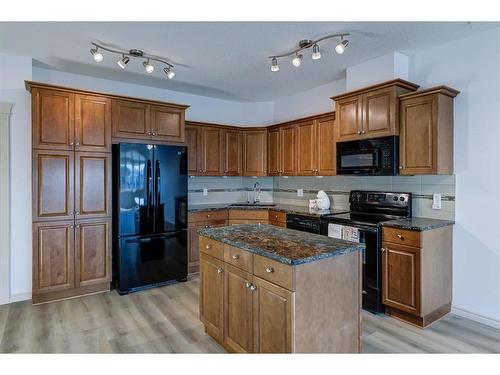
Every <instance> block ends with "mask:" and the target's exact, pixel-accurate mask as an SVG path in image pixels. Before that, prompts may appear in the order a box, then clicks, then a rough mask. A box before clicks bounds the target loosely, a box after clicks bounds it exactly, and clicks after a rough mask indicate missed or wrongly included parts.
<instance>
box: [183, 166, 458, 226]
mask: <svg viewBox="0 0 500 375" xmlns="http://www.w3.org/2000/svg"><path fill="white" fill-rule="evenodd" d="M255 182H259V184H260V188H261V202H275V203H283V204H293V205H300V206H307V205H308V204H309V199H313V198H315V197H316V194H317V192H318V190H324V191H325V192H326V193H327V194H328V195H329V197H330V200H331V205H332V207H334V208H341V209H346V208H348V207H349V191H351V190H355V189H361V190H385V191H399V192H409V193H412V194H413V202H412V206H413V216H419V217H429V218H437V219H451V220H453V219H454V218H455V176H454V175H439V176H435V175H432V176H352V177H351V176H330V177H258V178H255V177H198V176H196V177H191V178H189V180H188V190H189V203H190V204H210V203H236V202H247V201H253V199H254V198H253V186H254V184H255ZM203 189H207V190H208V195H206V196H204V195H203ZM297 189H303V194H304V195H303V197H298V196H297ZM434 193H440V194H441V195H442V204H441V207H442V208H441V210H434V209H432V194H434Z"/></svg>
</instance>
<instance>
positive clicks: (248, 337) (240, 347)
mask: <svg viewBox="0 0 500 375" xmlns="http://www.w3.org/2000/svg"><path fill="white" fill-rule="evenodd" d="M224 274H225V276H224V343H225V344H226V345H227V346H228V347H229V348H231V349H232V350H234V351H235V352H236V353H251V352H252V347H253V329H252V328H253V326H252V325H253V322H252V313H253V312H252V297H253V293H252V291H251V290H250V285H251V281H252V275H250V274H249V273H248V272H245V271H243V270H240V269H238V268H236V267H232V266H230V265H228V264H225V272H224Z"/></svg>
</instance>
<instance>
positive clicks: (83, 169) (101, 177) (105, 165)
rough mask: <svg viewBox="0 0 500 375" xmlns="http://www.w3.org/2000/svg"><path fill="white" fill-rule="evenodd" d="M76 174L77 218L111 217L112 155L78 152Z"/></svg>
mask: <svg viewBox="0 0 500 375" xmlns="http://www.w3.org/2000/svg"><path fill="white" fill-rule="evenodd" d="M75 173H76V176H75V215H76V218H77V219H78V218H93V217H108V216H111V155H110V154H107V153H98V152H77V153H76V160H75Z"/></svg>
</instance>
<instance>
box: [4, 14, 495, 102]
mask: <svg viewBox="0 0 500 375" xmlns="http://www.w3.org/2000/svg"><path fill="white" fill-rule="evenodd" d="M496 26H498V23H493V22H492V23H486V22H485V23H482V22H481V23H468V22H43V23H41V22H9V23H7V22H2V23H0V52H4V53H10V54H16V55H22V56H28V57H31V58H32V59H33V61H34V62H33V64H34V66H38V67H43V68H48V69H54V70H60V71H64V72H69V73H76V74H83V75H87V76H93V77H98V78H106V79H111V80H118V81H124V82H130V83H136V84H141V85H146V86H152V87H160V88H165V89H169V90H174V91H181V92H186V93H191V94H196V95H205V96H211V97H216V98H222V99H228V100H235V101H241V102H260V101H272V100H276V99H279V98H282V97H286V96H289V95H292V94H295V93H298V92H301V91H305V90H308V89H311V88H313V87H316V86H320V85H323V84H326V83H328V82H331V81H334V80H336V79H339V78H343V77H344V75H345V69H346V68H347V67H349V66H354V65H357V64H359V63H361V62H364V61H366V60H369V59H371V58H375V57H378V56H382V55H384V54H386V53H390V52H392V51H402V52H405V51H410V52H411V50H414V49H418V48H422V47H425V46H433V45H438V44H441V43H444V42H446V41H449V40H454V39H458V38H462V37H465V36H468V35H471V34H473V33H475V32H478V31H482V30H485V29H488V28H492V27H496ZM342 32H348V33H350V35H349V46H348V48H347V49H346V51H345V53H344V54H342V55H338V54H336V53H335V50H334V49H335V45H336V42H335V41H334V40H331V41H325V42H324V43H322V44H321V55H322V58H321V59H320V60H312V59H311V56H310V53H308V52H305V53H304V61H303V63H302V65H301V66H300V67H299V68H296V67H294V66H292V64H291V61H290V60H291V59H286V58H283V59H280V62H279V63H280V70H279V72H271V69H270V66H271V61H270V60H269V58H268V56H270V55H277V54H281V53H284V52H287V51H290V50H293V49H295V48H296V47H297V43H298V42H299V41H300V40H302V39H317V38H320V37H321V36H324V35H328V34H334V33H342ZM92 41H102V42H105V43H109V44H113V45H117V46H120V47H122V48H124V49H133V48H138V49H141V50H144V51H145V52H147V53H150V54H155V55H160V56H164V57H166V58H168V59H169V62H171V63H172V64H173V65H174V66H175V73H176V76H175V78H174V79H172V80H168V79H165V75H164V73H163V72H162V70H161V69H157V70H156V71H155V72H154V73H152V74H147V73H146V72H145V71H144V68H143V66H142V63H141V62H139V61H134V62H133V63H132V61H131V63H129V64H128V66H127V69H126V70H122V69H119V68H118V66H117V65H116V60H117V57H116V56H115V55H112V54H106V53H104V61H103V62H101V63H95V62H94V60H93V58H92V56H91V54H90V52H89V50H90V48H91V47H92V46H91V44H90V42H92ZM464 53H466V51H464Z"/></svg>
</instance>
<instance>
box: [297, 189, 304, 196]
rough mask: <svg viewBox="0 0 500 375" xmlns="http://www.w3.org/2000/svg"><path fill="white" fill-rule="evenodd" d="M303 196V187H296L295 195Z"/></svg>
mask: <svg viewBox="0 0 500 375" xmlns="http://www.w3.org/2000/svg"><path fill="white" fill-rule="evenodd" d="M303 196H304V189H297V197H303Z"/></svg>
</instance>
